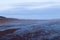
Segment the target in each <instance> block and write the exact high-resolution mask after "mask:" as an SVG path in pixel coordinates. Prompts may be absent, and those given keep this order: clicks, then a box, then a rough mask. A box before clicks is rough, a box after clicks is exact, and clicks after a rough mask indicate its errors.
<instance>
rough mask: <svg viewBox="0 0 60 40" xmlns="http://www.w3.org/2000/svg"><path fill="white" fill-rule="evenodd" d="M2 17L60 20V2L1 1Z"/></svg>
mask: <svg viewBox="0 0 60 40" xmlns="http://www.w3.org/2000/svg"><path fill="white" fill-rule="evenodd" d="M0 16H6V17H11V18H21V19H56V18H60V0H0Z"/></svg>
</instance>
